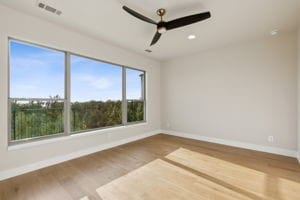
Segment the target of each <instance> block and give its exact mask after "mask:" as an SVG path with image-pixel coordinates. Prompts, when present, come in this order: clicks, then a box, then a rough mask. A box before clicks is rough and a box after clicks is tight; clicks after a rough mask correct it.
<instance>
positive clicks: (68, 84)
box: [64, 52, 71, 135]
mask: <svg viewBox="0 0 300 200" xmlns="http://www.w3.org/2000/svg"><path fill="white" fill-rule="evenodd" d="M70 74H71V62H70V53H69V52H66V53H65V100H64V102H65V103H64V132H65V135H70V133H71V126H70V125H71V118H70V115H71V103H70V97H71V75H70Z"/></svg>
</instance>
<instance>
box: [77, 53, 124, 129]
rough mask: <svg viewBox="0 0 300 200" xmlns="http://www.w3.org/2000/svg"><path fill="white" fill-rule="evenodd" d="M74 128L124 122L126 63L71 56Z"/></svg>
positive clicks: (91, 127)
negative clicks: (124, 70) (116, 64)
mask: <svg viewBox="0 0 300 200" xmlns="http://www.w3.org/2000/svg"><path fill="white" fill-rule="evenodd" d="M71 91H72V92H71V122H72V123H71V130H72V131H73V132H74V131H82V130H88V129H94V128H101V127H107V126H114V125H120V124H122V67H119V66H115V65H112V64H108V63H104V62H99V61H95V60H91V59H87V58H83V57H79V56H71Z"/></svg>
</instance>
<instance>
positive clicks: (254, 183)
mask: <svg viewBox="0 0 300 200" xmlns="http://www.w3.org/2000/svg"><path fill="white" fill-rule="evenodd" d="M166 158H167V159H169V160H171V161H173V162H175V163H177V164H179V165H182V166H184V167H187V168H190V169H191V170H195V171H197V172H199V173H201V174H202V176H207V179H209V180H213V181H215V182H218V181H219V183H220V184H223V185H229V184H230V185H231V186H232V187H233V188H236V189H237V190H239V189H242V190H243V191H244V192H247V193H248V194H254V195H256V196H257V197H261V198H274V199H280V200H293V199H295V200H296V199H297V200H299V199H300V183H297V182H295V181H291V180H288V179H284V178H281V177H276V176H272V175H269V174H266V173H264V172H261V171H257V170H254V169H251V168H247V167H244V166H241V165H237V164H234V163H231V162H228V161H224V160H222V159H218V158H215V157H212V156H209V155H206V154H201V153H198V152H194V151H191V150H188V149H184V148H180V149H178V150H176V151H174V152H172V153H170V154H169V155H167V156H166Z"/></svg>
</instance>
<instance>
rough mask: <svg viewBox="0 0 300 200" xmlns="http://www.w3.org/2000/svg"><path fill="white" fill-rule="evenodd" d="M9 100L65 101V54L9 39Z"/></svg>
mask: <svg viewBox="0 0 300 200" xmlns="http://www.w3.org/2000/svg"><path fill="white" fill-rule="evenodd" d="M9 55H10V59H9V62H10V97H11V98H37V97H38V98H48V97H54V96H59V97H60V98H64V70H65V54H64V53H63V52H59V51H55V50H51V49H46V48H42V47H38V46H34V45H30V44H24V43H21V42H17V41H14V40H10V54H9Z"/></svg>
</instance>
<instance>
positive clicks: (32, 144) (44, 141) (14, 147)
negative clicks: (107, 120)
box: [7, 121, 148, 151]
mask: <svg viewBox="0 0 300 200" xmlns="http://www.w3.org/2000/svg"><path fill="white" fill-rule="evenodd" d="M147 124H148V122H147V121H142V122H134V123H128V124H126V125H120V126H115V127H109V128H102V129H97V130H91V131H87V132H78V133H75V134H70V135H58V136H56V137H52V138H44V139H40V140H34V141H31V140H28V141H25V142H24V143H17V144H9V146H8V147H7V150H8V151H15V150H20V149H26V148H31V147H35V146H41V145H44V144H52V143H56V142H60V141H65V140H72V139H75V138H81V137H87V136H93V135H97V134H101V133H108V132H109V131H115V130H120V129H127V128H131V127H136V126H145V125H147Z"/></svg>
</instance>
